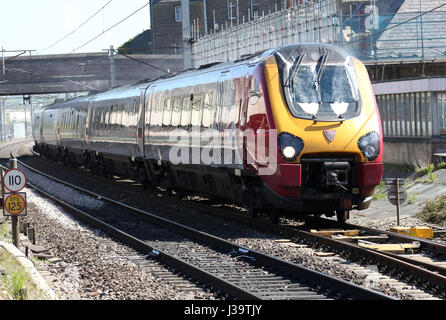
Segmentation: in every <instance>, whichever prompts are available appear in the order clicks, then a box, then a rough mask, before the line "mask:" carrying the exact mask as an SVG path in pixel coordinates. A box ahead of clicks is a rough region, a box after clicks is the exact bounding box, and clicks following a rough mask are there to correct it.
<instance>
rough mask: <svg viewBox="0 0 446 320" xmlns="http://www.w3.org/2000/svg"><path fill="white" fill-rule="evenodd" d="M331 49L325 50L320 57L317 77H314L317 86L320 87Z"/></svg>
mask: <svg viewBox="0 0 446 320" xmlns="http://www.w3.org/2000/svg"><path fill="white" fill-rule="evenodd" d="M328 54H329V51H325V52H324V54H323V55H322V56H321V57H320V58H319V61H318V63H317V66H316V69H317V71H316V77H315V78H314V79H313V80H314V84H315V86H317V87H319V86H320V84H321V79H322V74H323V73H324V70H325V65H326V63H327V60H328Z"/></svg>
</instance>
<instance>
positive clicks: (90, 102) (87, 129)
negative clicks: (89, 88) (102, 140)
mask: <svg viewBox="0 0 446 320" xmlns="http://www.w3.org/2000/svg"><path fill="white" fill-rule="evenodd" d="M93 103H94V99H89V100H88V102H87V106H88V107H87V111H86V113H87V114H86V119H85V120H84V123H85V128H84V139H82V151H83V152H88V151H90V136H91V134H90V128H91V119H92V117H93Z"/></svg>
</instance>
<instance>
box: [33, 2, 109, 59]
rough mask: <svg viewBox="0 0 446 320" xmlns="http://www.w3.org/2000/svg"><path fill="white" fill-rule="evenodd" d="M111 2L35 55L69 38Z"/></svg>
mask: <svg viewBox="0 0 446 320" xmlns="http://www.w3.org/2000/svg"><path fill="white" fill-rule="evenodd" d="M112 1H113V0H110V1H108V2H107V3H106V4H105V5H103V6H102V8H101V9H99V10H98V11H96V12H95V13H94V14H93V15H92V16H91V17H89V18H88V19H87V20H85V21H84V22H83V23H82V24H81V25H80V26H79V27H77V28H76V29H75V30H74V31H72V32H70V33H69V34H67V35H66V36H65V37H63V38H61V39H59V40H57V41H56V42H54V43H53V44H52V45H50V46H49V47H47V48H45V49H43V50H40V51H39V52H37V54H39V53H41V52H43V51H46V50H48V49H50V48H52V47H54V46H55V45H56V44H58V43H59V42H61V41H63V40H65V39H66V38H68V37H69V36H71V35H72V34H73V33H75V32H76V31H77V30H79V29H80V28H82V27H83V26H84V25H85V24H86V23H87V22H88V21H90V20H91V19H93V18H94V17H95V16H96V15H97V14H98V13H99V12H101V11H102V10H104V9H105V7H106V6H108V5H109V4H110V3H111V2H112Z"/></svg>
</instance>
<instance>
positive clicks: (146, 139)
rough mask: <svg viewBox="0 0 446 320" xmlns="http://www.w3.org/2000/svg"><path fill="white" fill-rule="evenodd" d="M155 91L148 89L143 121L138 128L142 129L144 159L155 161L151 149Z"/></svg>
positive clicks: (152, 87)
mask: <svg viewBox="0 0 446 320" xmlns="http://www.w3.org/2000/svg"><path fill="white" fill-rule="evenodd" d="M154 91H155V86H153V85H152V86H150V87H148V88H147V90H146V93H145V95H144V112H143V114H142V116H141V120H142V121H143V122H142V123H140V125H141V127H140V128H138V130H140V129H142V128H143V130H142V132H141V133H142V135H143V137H142V139H143V141H142V144H143V146H144V148H143V150H144V158H145V159H153V158H154V154H153V150H152V148H151V147H150V117H151V115H152V112H151V111H152V106H153V93H154Z"/></svg>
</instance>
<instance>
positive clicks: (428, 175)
mask: <svg viewBox="0 0 446 320" xmlns="http://www.w3.org/2000/svg"><path fill="white" fill-rule="evenodd" d="M444 168H446V162H440V163H438V164H436V165H434V164H433V163H430V164H427V165H424V166H419V167H416V168H415V172H416V173H417V174H418V175H419V176H421V177H420V178H418V179H416V180H415V181H416V182H418V183H434V182H435V181H437V176H436V175H435V174H434V171H437V170H440V169H444Z"/></svg>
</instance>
